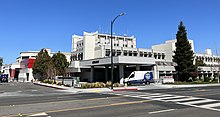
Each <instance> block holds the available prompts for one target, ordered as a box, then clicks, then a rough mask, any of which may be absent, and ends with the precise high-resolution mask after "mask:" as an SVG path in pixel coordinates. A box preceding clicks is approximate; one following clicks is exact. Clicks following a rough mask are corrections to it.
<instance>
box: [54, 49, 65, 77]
mask: <svg viewBox="0 0 220 117" xmlns="http://www.w3.org/2000/svg"><path fill="white" fill-rule="evenodd" d="M52 62H53V65H54V68H55V70H56V75H62V76H64V75H65V73H66V68H68V66H69V63H68V62H67V59H66V56H65V55H64V54H63V53H60V51H59V52H58V53H56V54H54V55H53V57H52Z"/></svg>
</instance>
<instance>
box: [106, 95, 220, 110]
mask: <svg viewBox="0 0 220 117" xmlns="http://www.w3.org/2000/svg"><path fill="white" fill-rule="evenodd" d="M106 94H112V95H120V96H126V97H134V98H141V99H148V100H155V101H162V102H174V103H176V104H181V105H187V106H193V107H198V108H203V109H209V110H215V111H220V100H214V99H207V98H200V97H192V96H180V95H171V94H163V93H145V92H126V91H121V92H106ZM203 103H204V104H203Z"/></svg>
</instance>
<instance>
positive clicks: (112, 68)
mask: <svg viewBox="0 0 220 117" xmlns="http://www.w3.org/2000/svg"><path fill="white" fill-rule="evenodd" d="M123 15H125V13H121V14H119V15H118V16H116V17H115V18H114V19H113V20H112V21H111V82H112V84H111V89H112V90H113V70H114V64H113V49H112V48H113V43H112V29H113V23H114V22H115V20H116V19H117V18H118V17H120V16H123Z"/></svg>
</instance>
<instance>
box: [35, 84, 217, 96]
mask: <svg viewBox="0 0 220 117" xmlns="http://www.w3.org/2000/svg"><path fill="white" fill-rule="evenodd" d="M34 84H35V85H40V86H45V87H50V88H55V89H60V90H65V91H67V92H73V93H92V92H93V93H94V92H96V93H98V92H110V91H126V90H153V89H170V88H188V87H206V86H220V84H189V85H172V84H150V85H144V86H128V87H114V88H113V89H114V90H111V89H110V88H89V89H80V88H74V87H65V86H59V85H54V84H46V83H40V82H34Z"/></svg>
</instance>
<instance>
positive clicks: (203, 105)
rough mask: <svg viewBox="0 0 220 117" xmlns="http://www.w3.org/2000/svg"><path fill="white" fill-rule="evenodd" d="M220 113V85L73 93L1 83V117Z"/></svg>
mask: <svg viewBox="0 0 220 117" xmlns="http://www.w3.org/2000/svg"><path fill="white" fill-rule="evenodd" d="M146 87H147V86H146ZM219 114H220V87H219V86H209V87H197V88H173V89H152V90H140V91H114V92H112V91H110V92H109V91H108V92H97V93H72V92H67V91H65V90H59V89H53V88H48V87H43V86H38V85H33V84H32V83H4V84H0V116H36V117H103V116H106V117H176V116H179V117H207V116H209V117H218V116H219Z"/></svg>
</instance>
